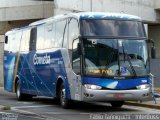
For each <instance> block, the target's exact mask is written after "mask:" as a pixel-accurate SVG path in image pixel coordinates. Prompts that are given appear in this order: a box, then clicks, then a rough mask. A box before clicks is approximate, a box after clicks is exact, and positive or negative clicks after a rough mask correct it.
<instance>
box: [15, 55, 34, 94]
mask: <svg viewBox="0 0 160 120" xmlns="http://www.w3.org/2000/svg"><path fill="white" fill-rule="evenodd" d="M30 69H31V65H30V61H29V53H25V54H24V53H21V56H20V60H19V65H18V76H19V77H20V80H21V83H22V92H23V93H26V94H32V95H36V92H35V89H36V88H35V83H34V80H33V76H32V72H31V71H30Z"/></svg>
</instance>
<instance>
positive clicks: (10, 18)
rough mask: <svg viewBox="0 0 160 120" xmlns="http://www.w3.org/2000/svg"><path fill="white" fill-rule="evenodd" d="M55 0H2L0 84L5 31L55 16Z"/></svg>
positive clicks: (0, 16) (1, 81) (0, 3)
mask: <svg viewBox="0 0 160 120" xmlns="http://www.w3.org/2000/svg"><path fill="white" fill-rule="evenodd" d="M53 11H54V4H53V1H37V0H35V1H34V0H0V86H2V85H3V45H4V44H3V43H4V34H5V32H7V31H9V30H11V29H14V28H17V27H22V26H26V25H28V24H30V23H31V22H34V21H37V20H39V19H43V18H48V17H51V16H53V13H54V12H53Z"/></svg>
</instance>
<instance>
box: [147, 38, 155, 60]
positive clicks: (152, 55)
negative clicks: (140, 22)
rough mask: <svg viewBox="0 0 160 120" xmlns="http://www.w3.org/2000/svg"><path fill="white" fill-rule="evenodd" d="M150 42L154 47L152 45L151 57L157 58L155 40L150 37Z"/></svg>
mask: <svg viewBox="0 0 160 120" xmlns="http://www.w3.org/2000/svg"><path fill="white" fill-rule="evenodd" d="M148 43H149V44H152V47H151V58H152V59H155V58H156V48H155V45H154V41H153V40H152V39H148Z"/></svg>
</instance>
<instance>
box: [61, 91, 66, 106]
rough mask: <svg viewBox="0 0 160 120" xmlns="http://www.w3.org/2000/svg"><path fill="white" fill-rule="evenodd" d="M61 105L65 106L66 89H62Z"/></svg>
mask: <svg viewBox="0 0 160 120" xmlns="http://www.w3.org/2000/svg"><path fill="white" fill-rule="evenodd" d="M61 104H62V105H65V89H64V88H62V90H61Z"/></svg>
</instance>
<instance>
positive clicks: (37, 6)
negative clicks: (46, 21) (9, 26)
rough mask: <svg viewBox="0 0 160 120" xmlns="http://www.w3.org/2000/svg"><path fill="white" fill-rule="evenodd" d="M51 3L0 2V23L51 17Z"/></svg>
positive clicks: (18, 0) (17, 0) (27, 0)
mask: <svg viewBox="0 0 160 120" xmlns="http://www.w3.org/2000/svg"><path fill="white" fill-rule="evenodd" d="M53 7H54V6H53V2H46V1H31V0H0V21H12V20H26V19H38V18H47V17H50V16H53Z"/></svg>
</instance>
